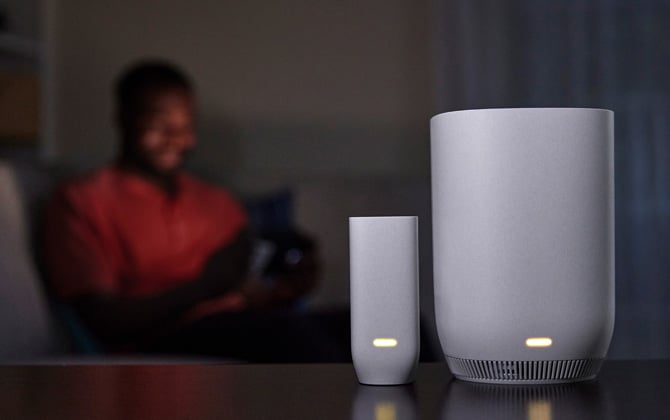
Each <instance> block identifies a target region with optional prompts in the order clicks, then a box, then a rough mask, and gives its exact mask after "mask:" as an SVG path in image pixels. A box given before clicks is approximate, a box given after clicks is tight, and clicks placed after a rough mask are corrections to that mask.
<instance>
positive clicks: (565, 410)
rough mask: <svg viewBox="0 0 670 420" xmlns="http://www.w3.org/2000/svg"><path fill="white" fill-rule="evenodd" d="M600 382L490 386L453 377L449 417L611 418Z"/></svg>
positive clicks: (445, 412)
mask: <svg viewBox="0 0 670 420" xmlns="http://www.w3.org/2000/svg"><path fill="white" fill-rule="evenodd" d="M607 400H608V399H607V396H606V392H605V390H604V389H603V386H602V385H601V384H600V383H599V382H598V381H589V382H578V383H571V384H560V385H540V386H516V385H488V384H478V383H470V382H463V381H459V380H452V381H451V382H450V383H449V385H447V388H446V390H445V393H444V396H443V398H442V404H443V405H442V414H441V418H442V420H447V419H459V420H460V419H493V418H495V419H525V420H556V419H574V420H582V419H611V418H613V415H612V413H611V411H612V410H611V408H610V407H609V404H608V403H607Z"/></svg>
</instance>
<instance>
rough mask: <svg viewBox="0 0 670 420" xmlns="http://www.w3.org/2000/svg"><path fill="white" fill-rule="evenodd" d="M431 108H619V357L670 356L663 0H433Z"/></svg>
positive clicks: (668, 68)
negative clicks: (433, 68)
mask: <svg viewBox="0 0 670 420" xmlns="http://www.w3.org/2000/svg"><path fill="white" fill-rule="evenodd" d="M433 12H434V13H433V16H434V22H433V32H432V33H433V35H432V36H433V41H434V42H433V52H434V53H433V55H434V57H433V58H434V62H435V80H434V86H436V89H435V107H436V111H437V112H445V111H451V110H457V109H467V108H491V107H527V106H529V107H536V106H537V107H539V106H568V107H572V106H574V107H596V108H607V109H611V110H614V112H615V156H616V157H615V168H616V169H615V176H616V184H615V185H616V187H615V190H616V298H617V302H616V303H617V318H616V326H615V334H614V339H613V342H612V347H611V350H610V357H614V358H667V357H670V24H668V23H669V22H670V1H667V0H665V1H662V0H637V1H630V0H561V1H556V0H508V1H504V0H435V1H434V2H433Z"/></svg>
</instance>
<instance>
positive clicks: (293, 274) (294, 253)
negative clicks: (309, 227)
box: [255, 229, 320, 306]
mask: <svg viewBox="0 0 670 420" xmlns="http://www.w3.org/2000/svg"><path fill="white" fill-rule="evenodd" d="M258 240H259V242H260V243H261V244H262V247H263V248H264V249H265V251H264V252H265V253H266V255H265V256H264V258H263V260H264V261H262V262H260V265H261V266H260V267H255V269H256V270H257V271H260V273H259V274H260V277H261V278H262V283H263V285H264V288H266V290H267V289H269V290H270V292H271V293H270V296H269V297H268V298H267V300H266V302H261V305H267V306H285V305H288V304H291V303H293V302H294V301H295V300H296V299H297V298H299V297H301V296H304V295H305V294H307V293H308V292H310V291H311V290H312V289H314V287H315V286H316V283H317V279H318V276H319V271H320V264H319V258H318V249H317V246H316V243H315V241H314V240H313V239H311V238H310V237H308V236H307V235H306V234H304V233H302V232H298V231H297V230H294V229H282V230H265V231H263V232H261V233H260V234H259V235H258Z"/></svg>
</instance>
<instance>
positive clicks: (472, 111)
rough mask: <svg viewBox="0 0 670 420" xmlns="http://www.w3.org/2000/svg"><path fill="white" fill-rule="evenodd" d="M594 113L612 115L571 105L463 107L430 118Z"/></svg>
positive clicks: (597, 109) (604, 110)
mask: <svg viewBox="0 0 670 420" xmlns="http://www.w3.org/2000/svg"><path fill="white" fill-rule="evenodd" d="M555 112H561V113H573V112H574V113H582V114H583V113H594V114H598V113H600V114H605V115H608V116H610V117H613V116H614V111H612V110H609V109H603V108H571V107H553V108H480V109H463V110H458V111H449V112H443V113H441V114H437V115H434V116H433V117H432V118H431V119H430V120H431V121H434V120H438V119H442V118H449V117H450V116H457V115H458V116H460V115H463V114H505V113H507V114H517V115H519V114H533V113H555ZM464 116H465V115H464Z"/></svg>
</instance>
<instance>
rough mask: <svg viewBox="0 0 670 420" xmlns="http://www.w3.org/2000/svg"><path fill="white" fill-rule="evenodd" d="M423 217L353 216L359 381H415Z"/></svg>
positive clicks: (355, 349)
mask: <svg viewBox="0 0 670 420" xmlns="http://www.w3.org/2000/svg"><path fill="white" fill-rule="evenodd" d="M417 225H418V220H417V217H415V216H394V217H351V218H349V258H350V282H351V289H350V293H351V353H352V357H353V362H354V369H355V370H356V375H357V376H358V380H359V382H361V383H362V384H367V385H396V384H405V383H409V382H412V381H414V374H415V371H416V365H417V362H418V358H419V290H418V289H419V282H418V278H419V275H418V268H419V255H418V231H417Z"/></svg>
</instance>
